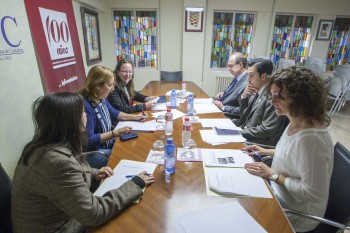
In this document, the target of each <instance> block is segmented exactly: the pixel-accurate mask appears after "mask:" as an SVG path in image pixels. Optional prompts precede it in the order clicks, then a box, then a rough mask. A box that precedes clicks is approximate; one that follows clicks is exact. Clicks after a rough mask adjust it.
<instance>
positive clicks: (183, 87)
mask: <svg viewBox="0 0 350 233" xmlns="http://www.w3.org/2000/svg"><path fill="white" fill-rule="evenodd" d="M181 93H182V99H186V82H185V81H183V82H182V84H181Z"/></svg>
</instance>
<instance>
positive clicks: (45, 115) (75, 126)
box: [19, 92, 86, 165]
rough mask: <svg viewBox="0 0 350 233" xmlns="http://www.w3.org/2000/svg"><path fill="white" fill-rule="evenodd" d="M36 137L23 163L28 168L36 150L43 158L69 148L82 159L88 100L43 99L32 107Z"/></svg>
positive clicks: (67, 95) (53, 96)
mask: <svg viewBox="0 0 350 233" xmlns="http://www.w3.org/2000/svg"><path fill="white" fill-rule="evenodd" d="M32 109H33V122H34V130H35V131H34V136H33V139H32V140H31V141H30V142H29V143H28V144H27V145H26V146H25V147H24V149H23V152H22V155H21V158H20V160H19V163H20V162H23V164H25V165H28V161H29V158H30V156H31V155H32V154H33V152H34V151H36V150H41V151H42V152H41V153H42V154H45V153H46V152H47V151H49V150H52V149H54V148H56V147H60V146H68V147H69V148H70V149H71V150H72V154H73V156H76V157H78V158H80V156H81V153H82V148H83V146H84V145H85V143H86V136H85V135H86V133H85V132H84V130H85V129H84V126H83V122H82V114H83V111H84V98H83V97H82V96H81V95H80V94H76V93H70V92H60V93H51V94H48V95H46V96H42V97H39V98H38V99H37V100H36V101H35V102H34V103H33V106H32Z"/></svg>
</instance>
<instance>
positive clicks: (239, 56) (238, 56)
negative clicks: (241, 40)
mask: <svg viewBox="0 0 350 233" xmlns="http://www.w3.org/2000/svg"><path fill="white" fill-rule="evenodd" d="M233 55H235V61H236V64H239V63H240V62H242V64H243V67H244V68H245V69H247V64H248V60H247V58H246V57H245V56H244V54H243V53H234V54H233Z"/></svg>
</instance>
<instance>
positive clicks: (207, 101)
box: [193, 98, 213, 104]
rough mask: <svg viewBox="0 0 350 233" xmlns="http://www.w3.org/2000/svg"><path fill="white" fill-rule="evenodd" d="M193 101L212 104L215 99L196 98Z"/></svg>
mask: <svg viewBox="0 0 350 233" xmlns="http://www.w3.org/2000/svg"><path fill="white" fill-rule="evenodd" d="M193 103H194V104H212V103H213V100H212V98H194V100H193Z"/></svg>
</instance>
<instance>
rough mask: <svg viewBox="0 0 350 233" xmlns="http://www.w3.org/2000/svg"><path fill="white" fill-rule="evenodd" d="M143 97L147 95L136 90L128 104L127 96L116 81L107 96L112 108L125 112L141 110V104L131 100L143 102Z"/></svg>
mask: <svg viewBox="0 0 350 233" xmlns="http://www.w3.org/2000/svg"><path fill="white" fill-rule="evenodd" d="M145 98H147V96H144V95H142V94H141V93H139V92H136V93H135V96H134V98H133V99H132V100H131V104H130V102H129V99H128V96H127V95H126V93H125V92H124V90H123V87H122V86H121V85H120V84H118V83H117V84H116V85H115V87H114V91H113V92H112V93H110V94H109V96H108V97H107V99H108V101H109V103H110V104H111V105H112V107H113V108H115V109H117V110H119V111H121V112H125V113H133V112H142V109H143V104H133V102H134V101H138V102H141V103H143V102H145Z"/></svg>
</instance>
